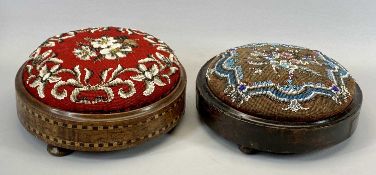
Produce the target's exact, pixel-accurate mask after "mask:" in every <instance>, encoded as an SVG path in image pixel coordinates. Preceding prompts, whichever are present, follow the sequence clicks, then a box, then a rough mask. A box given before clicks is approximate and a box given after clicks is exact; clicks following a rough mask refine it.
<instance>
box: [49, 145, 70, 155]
mask: <svg viewBox="0 0 376 175" xmlns="http://www.w3.org/2000/svg"><path fill="white" fill-rule="evenodd" d="M47 151H48V153H50V154H51V155H53V156H57V157H62V156H66V155H69V154H71V153H73V150H70V149H65V148H60V147H56V146H53V145H47Z"/></svg>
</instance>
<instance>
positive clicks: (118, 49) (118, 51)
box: [100, 43, 132, 60]
mask: <svg viewBox="0 0 376 175" xmlns="http://www.w3.org/2000/svg"><path fill="white" fill-rule="evenodd" d="M131 51H132V48H131V47H129V46H126V47H123V48H122V45H121V44H119V43H116V44H113V45H111V46H110V47H108V48H104V49H102V50H101V51H100V53H101V54H102V55H104V57H105V58H106V59H108V60H114V59H116V58H121V57H125V56H126V53H127V52H131Z"/></svg>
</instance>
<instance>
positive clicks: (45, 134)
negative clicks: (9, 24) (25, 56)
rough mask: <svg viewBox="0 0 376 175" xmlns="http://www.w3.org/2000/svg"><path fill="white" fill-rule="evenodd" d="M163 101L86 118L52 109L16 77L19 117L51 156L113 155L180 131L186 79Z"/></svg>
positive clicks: (181, 68) (88, 115)
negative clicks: (79, 154) (177, 127)
mask: <svg viewBox="0 0 376 175" xmlns="http://www.w3.org/2000/svg"><path fill="white" fill-rule="evenodd" d="M180 70H181V73H180V74H181V77H180V80H179V82H178V84H177V86H176V87H175V88H174V90H173V91H172V92H171V93H170V94H169V95H167V96H166V97H164V98H162V99H161V100H159V101H157V102H155V103H153V104H151V105H149V106H146V107H143V108H140V109H136V110H132V111H128V112H119V113H107V114H84V113H74V112H69V111H63V110H60V109H56V108H52V107H50V106H48V105H46V104H43V103H41V102H40V101H38V100H37V99H36V98H34V97H32V96H31V95H30V94H29V93H28V92H27V90H26V89H25V87H24V85H23V83H22V72H21V71H22V69H20V70H19V71H18V73H17V76H16V94H17V113H18V118H19V120H20V121H21V123H22V125H23V126H24V127H25V128H26V129H27V130H28V131H29V132H30V133H31V134H33V135H35V136H37V137H38V138H40V139H41V140H43V141H44V142H46V143H47V144H48V145H49V146H48V151H49V153H50V154H52V155H55V156H63V155H67V154H68V153H71V152H72V150H76V151H92V152H99V151H113V150H120V149H127V148H130V147H134V146H137V145H140V144H142V143H144V142H145V141H148V140H149V139H152V138H156V137H158V136H160V135H162V134H165V133H167V132H169V131H170V130H172V129H173V128H175V127H176V125H177V123H178V121H179V120H180V118H181V117H182V116H183V114H184V108H185V87H186V81H187V79H186V75H185V71H184V69H183V67H180Z"/></svg>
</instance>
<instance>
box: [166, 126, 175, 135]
mask: <svg viewBox="0 0 376 175" xmlns="http://www.w3.org/2000/svg"><path fill="white" fill-rule="evenodd" d="M175 128H176V127H173V128H172V129H171V130H169V131H168V132H167V134H172V133H173V132H174V131H175Z"/></svg>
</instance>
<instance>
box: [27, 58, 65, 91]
mask: <svg viewBox="0 0 376 175" xmlns="http://www.w3.org/2000/svg"><path fill="white" fill-rule="evenodd" d="M59 68H60V65H55V66H53V67H52V68H51V69H50V70H48V68H47V65H44V66H43V67H42V68H41V69H40V70H39V75H38V76H37V78H36V79H35V80H34V82H32V83H31V84H30V87H32V88H35V87H37V91H38V95H39V97H40V98H44V97H45V95H44V86H45V84H46V83H47V82H49V83H54V82H58V81H60V79H61V77H58V76H56V75H54V74H55V72H56V71H57V70H58V69H59Z"/></svg>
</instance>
